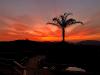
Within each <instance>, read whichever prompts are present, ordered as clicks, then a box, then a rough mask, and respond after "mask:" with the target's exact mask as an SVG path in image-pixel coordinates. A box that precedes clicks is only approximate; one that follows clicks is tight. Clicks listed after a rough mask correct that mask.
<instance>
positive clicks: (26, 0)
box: [0, 0, 100, 42]
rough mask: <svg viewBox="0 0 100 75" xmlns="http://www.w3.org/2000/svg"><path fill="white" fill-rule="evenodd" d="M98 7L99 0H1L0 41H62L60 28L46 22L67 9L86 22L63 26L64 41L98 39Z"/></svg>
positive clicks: (99, 11)
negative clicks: (64, 28) (64, 31)
mask: <svg viewBox="0 0 100 75" xmlns="http://www.w3.org/2000/svg"><path fill="white" fill-rule="evenodd" d="M84 5H85V6H84ZM99 8H100V1H98V0H92V1H90V0H84V1H83V0H76V1H73V0H62V1H61V0H41V1H40V0H21V1H20V0H16V1H15V0H9V1H6V0H0V41H10V40H24V39H29V40H33V41H61V40H62V31H61V29H60V28H58V27H56V26H53V25H46V23H47V22H48V21H51V19H52V18H53V17H55V16H59V15H60V14H63V13H64V12H67V11H68V12H72V13H73V15H72V16H70V17H69V18H71V17H73V18H75V19H77V20H80V21H83V22H84V24H85V25H84V26H82V25H80V24H79V25H73V26H70V27H68V28H66V37H65V39H66V41H71V42H74V41H76V42H77V41H82V40H98V41H100V21H99V19H100V10H99Z"/></svg>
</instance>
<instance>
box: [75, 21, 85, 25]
mask: <svg viewBox="0 0 100 75" xmlns="http://www.w3.org/2000/svg"><path fill="white" fill-rule="evenodd" d="M76 23H80V24H82V25H84V23H83V22H81V21H76Z"/></svg>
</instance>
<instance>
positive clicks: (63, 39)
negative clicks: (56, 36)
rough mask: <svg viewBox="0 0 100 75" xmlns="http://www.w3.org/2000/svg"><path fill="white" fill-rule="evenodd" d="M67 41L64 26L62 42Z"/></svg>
mask: <svg viewBox="0 0 100 75" xmlns="http://www.w3.org/2000/svg"><path fill="white" fill-rule="evenodd" d="M64 41H65V28H64V27H62V42H64Z"/></svg>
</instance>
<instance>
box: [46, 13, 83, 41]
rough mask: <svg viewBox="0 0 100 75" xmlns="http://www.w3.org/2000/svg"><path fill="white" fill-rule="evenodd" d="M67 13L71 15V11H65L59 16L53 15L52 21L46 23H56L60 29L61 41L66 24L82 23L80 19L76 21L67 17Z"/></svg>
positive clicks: (63, 38) (63, 39)
mask: <svg viewBox="0 0 100 75" xmlns="http://www.w3.org/2000/svg"><path fill="white" fill-rule="evenodd" d="M69 15H72V13H66V12H65V13H64V14H63V15H60V16H59V17H54V18H53V19H52V21H53V22H48V23H47V24H52V25H56V26H58V27H59V28H61V29H62V41H63V42H64V41H65V28H66V27H67V26H69V25H73V24H76V23H81V24H82V25H83V22H81V21H76V20H75V19H73V18H69V19H68V16H69Z"/></svg>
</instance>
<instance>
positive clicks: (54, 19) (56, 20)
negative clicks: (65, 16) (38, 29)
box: [52, 17, 61, 25]
mask: <svg viewBox="0 0 100 75" xmlns="http://www.w3.org/2000/svg"><path fill="white" fill-rule="evenodd" d="M52 20H53V21H54V22H56V23H58V24H59V25H60V24H61V22H60V19H59V18H57V17H55V18H53V19H52Z"/></svg>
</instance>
